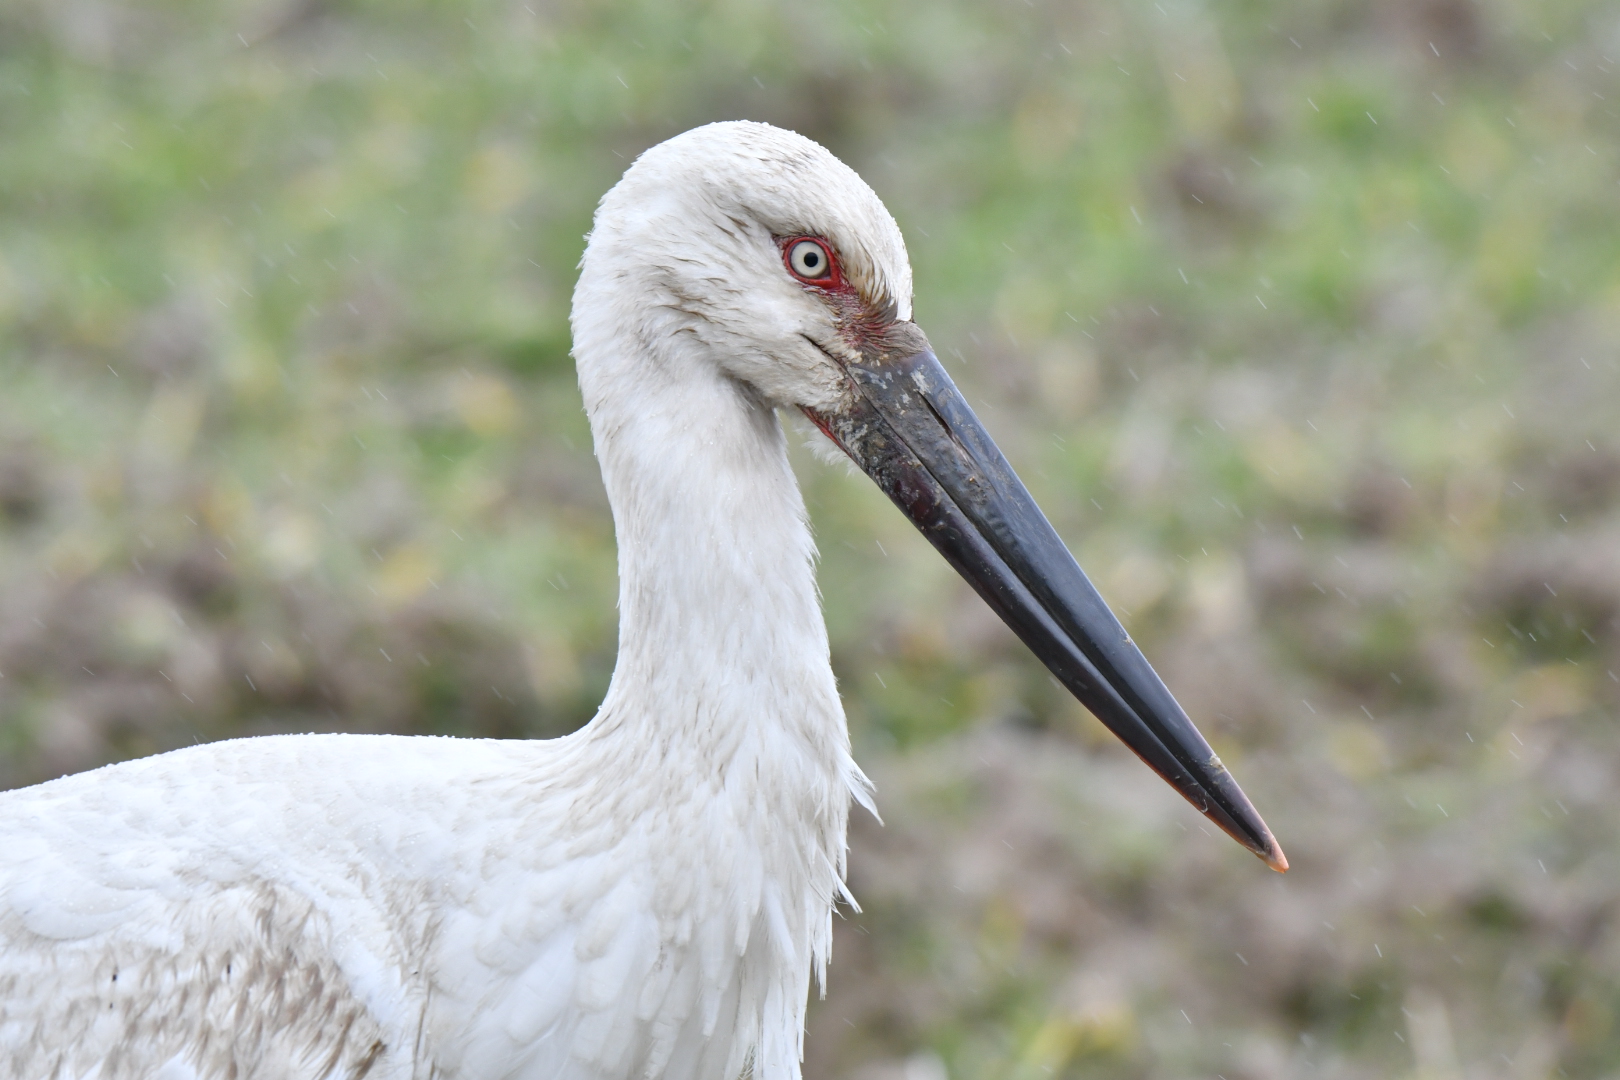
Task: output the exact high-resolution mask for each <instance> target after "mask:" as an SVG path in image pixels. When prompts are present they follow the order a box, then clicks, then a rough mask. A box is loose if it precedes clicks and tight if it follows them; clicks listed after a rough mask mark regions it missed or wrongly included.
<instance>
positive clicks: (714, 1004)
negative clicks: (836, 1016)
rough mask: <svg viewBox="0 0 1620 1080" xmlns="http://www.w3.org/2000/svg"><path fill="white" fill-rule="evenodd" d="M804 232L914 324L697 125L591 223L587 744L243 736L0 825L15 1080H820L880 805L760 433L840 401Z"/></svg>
mask: <svg viewBox="0 0 1620 1080" xmlns="http://www.w3.org/2000/svg"><path fill="white" fill-rule="evenodd" d="M790 232H799V233H813V234H816V235H819V236H824V237H827V238H828V239H829V240H831V241H832V242H833V243H834V244H835V245H836V246H837V249H838V251H839V252H840V255H841V257H842V259H843V262H844V267H845V270H846V271H847V273H848V274H849V275H850V276H851V278H854V279H858V280H859V281H861V283H862V285H863V287H864V288H865V289H867V290H869V291H870V294H871V295H873V296H882V297H886V298H889V299H891V300H892V301H893V302H895V303H896V304H897V305H898V306H899V309H900V310H902V311H908V310H909V306H910V294H911V286H910V268H909V266H908V264H907V262H906V256H905V249H904V245H903V242H902V240H901V238H900V234H899V230H898V229H897V228H896V226H895V224H894V222H893V219H892V218H890V216H889V215H888V213H887V212H886V211H885V210H884V208H883V206H882V205H881V203H880V202H879V201H878V199H877V197H876V196H875V195H873V193H872V192H871V190H870V189H869V188H868V187H867V186H866V185H865V184H864V183H863V182H862V181H861V180H860V179H859V178H858V177H857V176H856V175H855V174H854V173H853V172H852V171H850V170H849V169H848V168H847V167H845V166H844V165H842V164H841V163H840V162H838V161H837V160H836V159H835V158H833V157H832V156H831V155H830V154H828V153H827V152H826V151H825V150H823V149H822V148H821V147H819V146H817V145H816V144H814V143H812V142H810V141H809V140H806V139H804V138H801V137H799V136H797V135H793V134H791V133H788V132H783V131H780V130H777V129H774V128H770V127H767V126H765V125H759V124H722V125H713V126H710V127H707V128H701V129H698V130H695V131H692V132H689V133H687V134H686V135H684V136H681V137H679V138H676V139H673V140H671V141H670V142H668V143H665V144H663V145H662V146H659V147H657V148H655V149H653V150H651V151H649V152H648V153H647V154H645V155H643V157H642V158H641V159H640V160H639V161H638V162H637V163H636V164H635V165H634V166H633V167H632V168H631V169H630V171H629V172H628V173H627V174H626V175H625V178H624V179H623V181H621V183H620V184H619V185H618V186H616V187H615V188H614V189H613V190H612V191H611V192H609V194H608V195H607V196H606V197H605V198H604V199H603V202H602V205H601V208H600V210H599V211H598V213H597V217H596V225H595V229H594V231H593V233H592V236H591V238H590V242H589V246H588V248H587V250H586V253H585V257H584V260H583V263H582V273H581V277H580V281H579V286H578V289H577V291H576V294H575V305H574V320H573V322H574V332H575V356H576V358H577V361H578V365H579V373H580V382H581V385H582V387H583V389H584V394H585V402H586V408H587V411H588V412H589V414H590V419H591V424H592V430H593V432H594V434H595V438H596V450H597V455H598V457H599V458H600V461H601V465H602V471H603V475H604V479H605V481H606V484H607V490H608V495H609V498H610V500H611V502H612V505H613V511H614V518H615V523H616V527H617V531H618V542H619V564H620V576H621V594H620V604H619V609H620V620H621V625H620V649H619V661H618V667H617V669H616V670H615V672H614V676H613V682H612V686H611V689H610V690H609V692H608V695H607V698H606V700H605V701H604V702H603V704H602V707H601V710H600V712H599V713H598V715H597V716H596V718H595V719H594V720H592V722H591V723H590V724H588V725H587V726H586V727H585V728H583V729H582V730H580V731H579V732H577V733H575V734H573V735H571V736H568V737H566V738H562V739H556V740H552V741H546V742H498V741H491V740H458V739H444V738H402V737H387V736H348V735H308V736H277V737H270V738H258V739H244V740H238V741H234V742H225V743H218V744H214V745H209V746H201V747H195V748H191V749H187V750H181V751H177V752H174V753H170V754H164V755H162V756H159V757H155V758H149V759H145V760H141V761H135V762H129V763H125V764H121V765H115V766H110V767H108V768H104V769H99V770H97V771H95V772H91V773H86V774H82V775H78V776H72V777H67V778H64V779H61V780H57V781H53V782H51V783H48V784H43V785H40V786H38V787H34V788H28V789H25V790H20V791H14V792H10V793H7V794H5V795H3V796H0V875H3V878H0V892H3V902H0V1074H4V1075H5V1076H7V1077H16V1078H20V1080H89V1078H92V1077H94V1078H97V1080H115V1078H124V1077H131V1078H135V1077H141V1078H144V1077H162V1078H164V1080H171V1078H172V1080H181V1078H191V1077H196V1078H209V1080H213V1078H225V1077H240V1078H243V1080H249V1078H264V1080H272V1078H273V1080H281V1078H288V1080H291V1078H315V1077H333V1078H337V1077H360V1076H366V1077H375V1078H378V1080H382V1078H390V1080H392V1078H396V1077H429V1076H432V1077H446V1078H448V1077H469V1078H471V1077H476V1078H479V1080H498V1078H504V1077H513V1078H516V1077H532V1078H536V1080H620V1078H630V1077H660V1078H665V1080H688V1078H691V1080H731V1078H734V1077H737V1076H739V1075H741V1074H743V1073H744V1071H745V1070H746V1069H747V1068H748V1067H749V1065H750V1064H752V1067H753V1069H754V1075H756V1076H759V1077H762V1078H770V1080H787V1078H791V1077H797V1076H798V1075H799V1064H798V1062H799V1058H800V1044H801V1039H802V1034H801V1033H802V1029H803V1014H804V1007H805V1001H806V996H807V992H808V989H809V981H810V976H811V972H812V970H813V969H818V968H819V967H820V966H821V965H824V964H825V962H826V959H827V954H828V949H829V946H830V938H831V929H832V928H831V911H832V904H833V901H834V898H835V897H836V896H837V895H838V894H839V893H840V891H841V890H842V888H843V886H842V872H843V867H844V835H845V822H846V817H847V813H848V807H849V801H850V796H851V793H854V795H855V796H856V797H857V798H860V799H863V800H864V799H865V797H866V796H865V792H866V790H867V782H866V780H865V778H864V777H863V776H862V775H861V772H860V770H859V769H858V768H857V766H856V765H855V763H854V762H853V760H852V759H851V758H850V754H849V740H848V735H847V733H846V730H845V725H844V715H843V710H842V707H841V705H840V703H839V699H838V695H837V691H836V687H835V685H834V680H833V675H832V671H831V668H830V666H829V663H828V648H827V638H826V631H825V628H824V625H823V622H822V619H821V613H820V607H819V602H818V597H817V592H816V587H815V581H814V577H813V572H812V565H811V563H812V559H813V557H814V553H815V552H814V546H813V544H812V541H811V538H810V534H809V530H808V527H807V525H806V520H805V512H804V507H803V504H802V501H801V499H800V496H799V493H798V489H797V486H796V484H795V482H794V479H793V476H792V473H791V471H790V469H789V466H788V461H787V457H786V453H785V444H784V439H783V434H782V431H781V429H780V427H779V426H778V423H777V420H776V417H775V414H774V407H775V406H776V405H778V404H791V405H811V406H816V405H828V404H830V403H832V402H833V401H834V400H835V399H836V397H837V395H838V393H839V392H840V390H839V385H838V382H837V379H836V374H835V370H834V369H833V365H832V364H831V362H830V361H829V359H828V358H827V356H826V354H824V353H822V352H820V351H818V350H817V349H816V348H815V346H814V345H813V344H811V343H809V342H808V341H807V340H806V338H805V337H804V336H802V335H804V334H810V335H812V336H814V337H816V338H827V337H829V336H830V335H831V334H832V332H833V315H832V314H831V313H830V312H829V310H828V308H827V306H826V305H825V304H824V303H821V302H820V301H819V300H818V299H817V298H816V297H814V296H813V295H811V294H809V293H808V292H807V291H806V290H805V289H804V288H803V287H802V286H801V285H800V284H799V283H797V282H795V281H794V280H793V279H792V278H791V277H789V276H788V275H787V274H785V273H784V272H783V270H782V264H781V262H780V255H779V253H778V250H777V246H776V244H775V242H774V241H773V237H774V236H779V235H782V234H784V233H790Z"/></svg>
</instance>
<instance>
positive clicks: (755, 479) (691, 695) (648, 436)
mask: <svg viewBox="0 0 1620 1080" xmlns="http://www.w3.org/2000/svg"><path fill="white" fill-rule="evenodd" d="M590 359H591V358H588V357H585V356H582V357H581V365H580V366H581V372H582V384H583V385H584V387H585V391H586V401H587V408H588V410H589V412H590V414H591V424H592V430H593V434H594V436H595V438H596V447H597V456H598V458H599V459H600V462H601V466H602V473H603V479H604V481H605V483H606V486H607V491H608V499H609V502H610V503H611V505H612V507H613V518H614V525H615V529H616V532H617V538H618V545H619V579H620V583H619V656H618V664H617V667H616V668H615V670H614V673H613V682H612V686H611V688H610V690H609V692H608V696H607V699H606V700H605V701H604V702H603V705H602V710H601V713H600V714H599V715H598V718H597V720H596V721H595V722H594V723H593V724H592V728H593V729H596V730H597V732H599V733H600V735H602V736H606V735H608V734H609V733H610V732H619V731H624V730H625V729H627V728H628V729H630V731H633V732H634V734H633V735H631V734H630V732H628V731H627V732H625V734H626V735H628V736H629V738H630V739H631V740H632V741H634V742H636V743H638V744H639V745H641V746H643V747H646V748H647V749H650V750H655V752H656V753H657V756H658V757H659V758H660V759H661V760H666V761H670V760H678V761H681V762H682V764H683V767H685V768H688V769H690V768H693V767H694V766H695V767H698V768H707V769H718V770H720V771H726V770H729V769H730V768H731V767H734V766H736V765H747V766H748V767H750V768H751V769H754V770H758V769H761V768H763V769H765V770H767V771H780V767H788V765H789V763H791V767H803V766H806V765H810V766H812V768H811V771H812V772H813V773H816V774H819V775H817V776H816V777H815V778H814V779H812V778H811V777H809V776H804V777H799V778H797V779H799V780H800V782H801V783H802V782H803V781H810V782H811V784H812V785H813V786H816V787H821V786H822V785H823V784H828V782H829V781H832V782H833V784H835V785H836V786H837V787H844V786H845V785H846V784H848V783H849V782H850V781H851V780H853V779H854V777H855V776H858V775H859V774H858V772H854V773H852V770H853V763H852V762H851V761H850V759H849V737H848V733H847V731H846V728H845V724H844V714H843V708H842V705H841V703H840V702H839V700H838V694H837V687H836V684H835V681H834V679H833V675H832V669H831V665H830V662H829V659H828V646H827V631H826V624H825V622H824V621H823V619H822V614H821V605H820V598H819V595H818V593H817V590H816V583H815V572H814V560H815V544H814V542H813V541H812V539H811V536H810V529H809V525H808V523H807V520H806V515H805V509H804V502H803V499H802V497H801V495H800V493H799V488H798V484H797V483H796V482H795V480H794V477H793V472H792V469H791V467H790V465H789V463H788V459H787V452H786V444H785V438H784V436H783V433H782V429H781V426H780V425H779V424H778V422H777V418H776V414H775V411H774V410H773V409H772V408H771V407H770V405H769V404H768V403H766V402H764V401H762V400H760V398H759V397H758V395H756V394H755V393H754V392H752V391H751V390H750V389H748V388H747V387H745V386H743V385H742V384H739V383H737V382H735V381H734V380H732V379H729V378H727V377H725V376H724V375H721V374H720V373H719V372H718V371H717V370H716V369H715V367H714V365H712V364H711V363H708V362H706V359H705V358H704V357H703V356H702V355H701V354H700V353H699V352H698V351H697V350H696V349H690V350H686V351H679V350H675V349H671V350H669V352H668V353H667V354H666V355H663V356H659V357H647V356H627V355H625V354H624V353H623V352H622V351H621V352H620V353H619V354H618V355H616V356H615V357H614V358H613V361H612V362H609V363H606V364H602V365H599V366H598V368H597V369H595V370H591V369H589V368H588V363H589V360H590ZM627 360H628V361H630V362H629V363H626V362H625V361H627ZM587 372H589V373H588V374H587ZM592 376H595V377H594V378H593V377H592ZM782 779H784V780H785V779H788V778H787V777H782ZM855 782H856V783H859V781H855ZM829 786H832V785H829ZM824 790H825V789H824Z"/></svg>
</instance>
